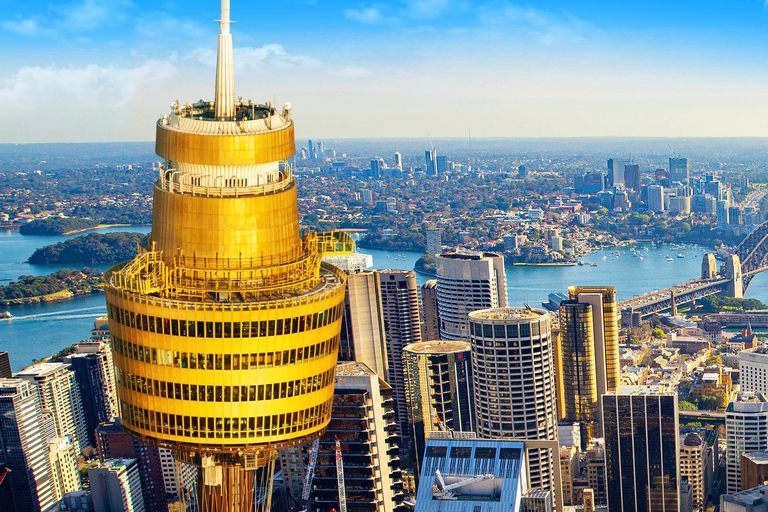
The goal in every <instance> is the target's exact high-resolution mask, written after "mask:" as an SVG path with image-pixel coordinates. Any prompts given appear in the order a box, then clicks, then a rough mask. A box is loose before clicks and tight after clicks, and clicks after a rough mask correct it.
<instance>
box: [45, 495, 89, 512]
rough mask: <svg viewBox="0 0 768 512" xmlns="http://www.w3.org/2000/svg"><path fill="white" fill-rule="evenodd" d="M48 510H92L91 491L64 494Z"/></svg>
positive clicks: (73, 511) (64, 511)
mask: <svg viewBox="0 0 768 512" xmlns="http://www.w3.org/2000/svg"><path fill="white" fill-rule="evenodd" d="M55 507H56V508H55V509H54V510H52V511H50V512H54V511H57V512H93V498H91V491H87V490H85V491H74V492H71V493H69V494H66V495H65V496H64V497H63V498H62V499H61V501H59V502H58V503H57V504H56V505H55Z"/></svg>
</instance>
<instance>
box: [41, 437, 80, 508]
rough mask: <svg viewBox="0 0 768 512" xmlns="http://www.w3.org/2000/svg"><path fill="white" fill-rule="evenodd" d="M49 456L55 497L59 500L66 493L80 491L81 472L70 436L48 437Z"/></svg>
mask: <svg viewBox="0 0 768 512" xmlns="http://www.w3.org/2000/svg"><path fill="white" fill-rule="evenodd" d="M46 444H47V445H48V457H49V459H50V464H51V476H52V477H53V478H52V481H53V493H54V499H55V500H56V501H59V500H61V499H63V498H64V495H65V494H69V493H70V492H75V491H79V490H80V489H82V488H83V486H82V484H81V483H80V473H79V472H78V470H77V469H78V468H77V452H76V451H75V445H74V444H73V443H72V439H71V438H70V437H57V438H53V439H48V440H47V441H46Z"/></svg>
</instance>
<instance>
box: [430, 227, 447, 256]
mask: <svg viewBox="0 0 768 512" xmlns="http://www.w3.org/2000/svg"><path fill="white" fill-rule="evenodd" d="M442 233H443V230H442V229H438V228H427V254H428V255H430V256H434V255H435V254H441V253H442V252H443V239H442Z"/></svg>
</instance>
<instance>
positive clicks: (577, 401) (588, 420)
mask: <svg viewBox="0 0 768 512" xmlns="http://www.w3.org/2000/svg"><path fill="white" fill-rule="evenodd" d="M568 295H569V300H567V301H564V302H562V303H561V304H560V346H559V350H558V351H557V356H558V358H557V372H558V379H559V383H561V384H560V385H561V386H562V388H563V392H562V394H561V396H560V397H558V399H559V400H562V402H563V404H562V410H563V411H564V413H565V419H566V420H568V421H578V422H580V423H581V433H582V436H581V443H582V448H585V447H586V446H587V444H588V442H589V440H590V439H591V438H594V437H600V435H601V434H600V428H599V426H600V404H599V397H600V396H602V395H603V394H605V393H607V392H609V391H614V390H615V389H616V386H618V384H619V380H620V378H621V374H620V366H619V308H618V303H617V302H616V288H615V287H613V286H602V287H601V286H572V287H570V288H569V289H568Z"/></svg>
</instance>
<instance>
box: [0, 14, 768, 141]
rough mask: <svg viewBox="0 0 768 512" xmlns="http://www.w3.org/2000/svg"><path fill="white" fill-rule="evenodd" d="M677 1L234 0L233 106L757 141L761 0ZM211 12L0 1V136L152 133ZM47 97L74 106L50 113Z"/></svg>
mask: <svg viewBox="0 0 768 512" xmlns="http://www.w3.org/2000/svg"><path fill="white" fill-rule="evenodd" d="M685 4H687V2H686V3H683V5H667V4H662V3H661V2H658V1H653V2H650V3H649V2H642V3H641V2H637V1H632V2H623V3H622V4H621V5H613V4H612V3H609V2H598V1H591V2H579V5H577V6H573V5H565V4H563V3H562V2H555V1H551V0H539V1H536V2H532V3H527V4H523V3H514V2H493V1H483V2H465V1H461V0H403V1H400V2H377V3H368V2H362V3H355V4H349V3H342V2H329V1H322V0H317V1H312V0H310V1H299V0H292V1H288V0H285V1H282V2H276V3H271V4H264V5H261V4H257V5H248V4H245V3H243V5H236V8H237V9H238V13H239V16H238V18H239V19H240V20H241V23H240V24H238V25H235V26H234V29H233V30H234V32H235V34H236V35H237V45H236V47H235V53H236V58H237V59H238V61H240V62H243V65H242V66H240V67H239V68H238V70H237V75H236V79H237V81H238V83H239V84H241V88H240V89H239V94H243V97H244V98H245V99H248V98H251V99H253V100H254V101H259V102H263V101H265V100H267V99H269V100H272V99H273V98H274V99H276V100H277V102H278V104H282V103H283V102H284V101H290V102H291V103H292V104H293V105H294V108H295V112H296V119H297V121H300V123H299V126H301V127H302V128H301V131H300V132H299V133H298V136H299V137H300V138H304V137H312V136H314V137H315V138H317V137H324V138H344V137H393V136H404V137H426V136H427V135H428V134H431V135H432V136H439V137H466V136H467V134H468V132H469V131H470V130H471V131H472V135H473V136H474V137H525V136H531V137H543V136H553V137H554V136H606V135H621V136H683V135H687V136H764V135H768V126H766V124H765V122H764V121H763V120H762V119H763V118H764V116H760V115H758V112H759V111H760V110H761V109H763V108H765V107H768V98H766V97H765V95H764V94H763V92H762V90H760V87H759V84H760V83H761V82H762V81H763V80H762V79H763V78H764V77H765V72H764V71H762V69H763V68H765V66H764V65H763V64H764V60H765V58H764V57H763V54H764V53H765V51H764V50H765V47H766V36H765V33H766V31H765V28H766V24H768V17H767V16H768V12H767V11H766V8H765V6H764V5H763V2H762V1H758V0H749V1H746V2H740V3H738V4H734V3H731V4H727V5H710V4H707V3H704V4H697V5H695V6H694V5H685ZM216 17H217V12H216V5H215V2H214V4H213V5H211V3H210V2H200V1H196V2H185V3H184V4H179V3H177V2H162V3H159V4H157V5H155V4H149V3H148V2H145V1H143V0H141V1H134V2H128V1H117V2H114V1H113V2H105V1H103V0H73V1H70V2H61V1H59V2H55V3H51V4H45V5H43V4H42V2H39V1H33V2H28V3H19V4H11V3H9V2H5V5H4V15H3V17H2V19H0V38H1V40H2V43H3V47H4V48H7V49H8V50H6V52H4V54H3V58H4V62H6V66H5V67H4V71H3V72H2V73H0V96H2V97H4V98H6V103H7V105H8V108H9V112H8V116H9V117H10V118H11V119H13V120H14V122H13V123H10V124H9V125H8V126H6V127H5V128H4V129H2V130H1V131H0V140H2V141H3V142H13V143H18V142H49V141H63V142H68V141H124V140H150V139H151V138H152V133H151V130H149V129H148V128H147V127H148V126H151V125H152V121H153V120H154V119H156V118H157V116H158V115H159V114H162V113H165V112H167V111H168V105H167V104H168V101H166V98H165V95H163V94H162V91H166V90H174V91H176V94H177V97H178V99H179V100H180V101H181V102H182V103H183V102H184V101H190V102H192V101H196V100H197V99H199V98H205V97H209V96H210V94H211V87H210V84H208V83H207V82H205V81H204V77H206V76H209V73H210V71H211V70H212V68H213V65H214V63H215V54H214V53H213V52H211V51H210V47H211V41H212V40H214V39H215V34H216V24H215V23H213V22H212V21H213V20H214V19H215V18H216ZM193 20H194V21H193ZM205 20H210V21H205ZM260 20H269V21H268V22H264V21H260ZM286 26H290V30H286ZM179 34H183V37H179ZM443 84H450V85H449V86H444V85H443ZM171 87H173V89H171ZM277 91H280V95H279V97H276V96H275V93H276V92H277ZM320 98H322V101H320ZM51 105H62V106H63V105H67V107H68V109H69V110H70V111H76V112H77V113H78V115H76V116H69V117H68V118H67V119H61V120H58V121H57V122H55V123H54V122H50V121H48V120H50V119H52V116H51V107H50V106H51ZM392 105H397V108H392ZM456 105H462V106H463V108H461V110H462V112H463V114H462V118H461V121H459V122H457V116H456V114H455V110H456ZM340 108H342V109H344V111H345V112H354V114H355V117H356V122H355V123H349V122H347V121H346V119H345V116H338V115H337V111H338V110H339V109H340ZM489 110H492V111H493V112H494V115H493V116H489V115H488V112H489ZM404 112H406V113H407V115H408V116H409V117H412V118H417V119H419V120H420V122H416V123H406V124H403V123H402V118H403V115H404ZM41 119H42V121H41ZM621 119H625V120H630V121H631V122H620V120H621ZM95 120H102V122H94V121H95ZM103 120H108V122H106V123H105V122H103Z"/></svg>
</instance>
